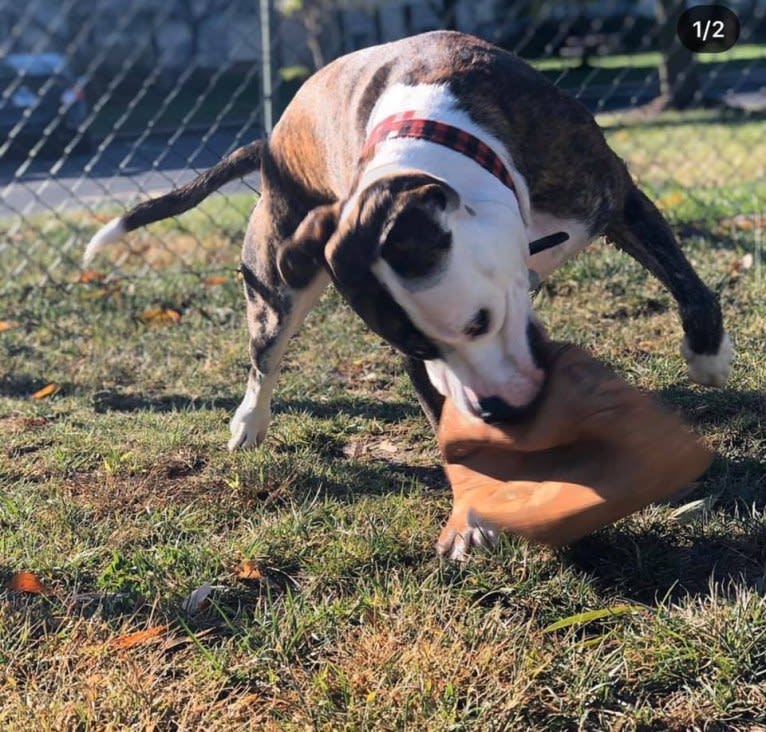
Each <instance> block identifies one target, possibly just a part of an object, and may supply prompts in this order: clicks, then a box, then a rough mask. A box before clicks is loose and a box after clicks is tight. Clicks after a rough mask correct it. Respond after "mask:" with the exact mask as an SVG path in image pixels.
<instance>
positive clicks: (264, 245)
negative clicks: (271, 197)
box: [229, 196, 330, 450]
mask: <svg viewBox="0 0 766 732" xmlns="http://www.w3.org/2000/svg"><path fill="white" fill-rule="evenodd" d="M267 207H268V201H267V198H266V197H265V196H264V197H263V198H261V200H260V201H259V202H258V205H257V206H256V208H255V211H254V212H253V216H252V217H251V219H250V224H249V226H248V229H247V233H246V234H245V245H244V248H243V252H242V275H243V278H244V285H245V299H246V301H247V325H248V330H249V332H250V360H251V368H250V375H249V378H248V382H247V391H246V392H245V396H244V398H243V399H242V403H241V404H240V405H239V407H238V408H237V411H236V412H235V414H234V416H233V417H232V420H231V424H230V427H231V439H230V440H229V450H236V449H238V448H244V447H250V446H253V445H259V444H260V443H261V442H263V440H264V438H265V437H266V432H267V430H268V428H269V423H270V422H271V395H272V393H273V391H274V387H275V385H276V382H277V377H278V376H279V368H280V363H281V361H282V356H283V355H284V353H285V350H286V348H287V343H288V341H289V340H290V337H291V336H292V335H293V334H294V333H295V332H296V331H297V330H298V328H299V327H300V325H301V323H302V322H303V320H304V318H305V317H306V315H307V314H308V312H309V310H311V308H312V307H313V306H314V305H315V304H316V302H317V300H318V299H319V297H320V296H321V294H322V292H323V291H324V290H325V288H326V287H327V284H328V283H329V281H330V278H329V276H328V275H327V274H326V273H325V271H324V270H321V269H319V270H317V274H316V276H315V277H314V278H313V279H312V280H311V282H309V284H308V285H307V287H305V288H302V289H293V288H291V287H288V286H287V285H286V284H285V283H284V281H283V280H282V278H281V277H280V274H279V271H278V269H277V264H276V253H277V251H278V249H279V246H280V245H281V241H280V236H279V234H278V233H277V229H276V227H275V226H274V222H273V221H272V218H271V216H270V215H269V212H268V211H267Z"/></svg>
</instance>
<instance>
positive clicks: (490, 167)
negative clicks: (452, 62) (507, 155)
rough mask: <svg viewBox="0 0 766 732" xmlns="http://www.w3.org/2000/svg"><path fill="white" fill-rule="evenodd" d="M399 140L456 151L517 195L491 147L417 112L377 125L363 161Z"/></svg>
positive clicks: (504, 168) (500, 161) (401, 115)
mask: <svg viewBox="0 0 766 732" xmlns="http://www.w3.org/2000/svg"><path fill="white" fill-rule="evenodd" d="M397 137H414V138H417V139H419V140H428V141H429V142H435V143H436V144H437V145H444V146H445V147H448V148H450V149H452V150H455V151H457V152H459V153H461V154H463V155H465V156H466V157H469V158H471V160H473V161H475V162H477V163H478V164H479V165H481V167H482V168H484V170H486V171H488V172H489V173H492V175H494V176H495V178H497V179H498V180H499V181H500V182H501V183H502V184H503V185H504V186H507V187H508V188H510V189H511V190H512V191H513V192H514V193H516V189H515V188H514V186H513V180H512V179H511V175H510V173H509V172H508V168H506V167H505V164H504V163H503V161H502V160H501V159H500V157H499V156H498V155H497V154H496V153H495V152H493V150H492V149H491V148H490V147H489V146H488V145H486V144H485V143H483V142H482V141H481V140H480V139H479V138H478V137H474V136H473V135H471V134H470V133H468V132H466V131H465V130H461V129H460V128H459V127H452V126H451V125H448V124H445V123H444V122H437V121H435V120H432V119H418V118H416V117H415V112H414V111H409V112H402V113H401V114H394V115H391V116H390V117H386V119H384V120H383V121H382V122H381V123H380V124H378V125H377V126H376V127H375V128H374V129H373V131H372V132H371V133H370V135H369V137H368V138H367V142H365V144H364V149H363V150H362V159H366V158H367V156H368V155H370V156H371V155H372V153H373V151H374V148H375V146H376V145H377V144H378V143H379V142H383V141H384V140H393V139H395V138H397Z"/></svg>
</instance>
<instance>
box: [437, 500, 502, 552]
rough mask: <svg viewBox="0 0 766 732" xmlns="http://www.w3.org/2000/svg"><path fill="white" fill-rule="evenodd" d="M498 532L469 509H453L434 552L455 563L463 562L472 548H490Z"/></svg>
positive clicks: (495, 541)
mask: <svg viewBox="0 0 766 732" xmlns="http://www.w3.org/2000/svg"><path fill="white" fill-rule="evenodd" d="M497 539H498V532H497V531H496V530H495V529H494V528H492V526H490V525H489V524H488V523H486V522H484V521H482V519H481V518H480V517H479V516H477V515H476V513H475V512H474V511H473V509H471V508H465V509H463V508H454V509H453V510H452V515H451V516H450V518H449V521H448V522H447V525H446V526H445V527H444V528H443V529H442V531H441V534H439V540H438V541H437V542H436V552H437V554H439V555H440V556H442V557H444V556H446V557H448V558H449V559H452V560H453V561H456V562H465V561H466V560H467V559H468V555H469V553H470V551H471V549H472V548H473V547H492V546H494V545H495V544H496V543H497Z"/></svg>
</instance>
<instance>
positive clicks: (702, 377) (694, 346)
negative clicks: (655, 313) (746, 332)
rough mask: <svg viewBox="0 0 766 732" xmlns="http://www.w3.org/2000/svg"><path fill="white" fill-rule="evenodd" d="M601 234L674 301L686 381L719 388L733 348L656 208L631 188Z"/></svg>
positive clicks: (710, 298) (714, 303)
mask: <svg viewBox="0 0 766 732" xmlns="http://www.w3.org/2000/svg"><path fill="white" fill-rule="evenodd" d="M605 234H606V237H607V239H608V240H609V241H611V242H612V243H614V244H615V245H617V247H619V248H620V249H622V250H624V251H625V252H627V253H628V254H630V256H632V257H633V258H634V259H636V260H638V262H640V263H641V264H642V265H644V267H646V268H647V269H648V270H649V271H650V272H651V273H652V274H653V275H655V277H657V278H658V279H659V280H660V281H661V282H662V283H663V284H664V285H665V286H666V287H667V288H668V290H670V293H671V294H672V295H673V297H674V298H675V299H676V302H677V303H678V307H679V312H680V315H681V322H682V324H683V329H684V334H685V335H684V340H683V343H682V345H681V353H682V355H683V357H684V359H685V360H686V363H687V364H688V367H689V377H690V378H691V379H692V380H693V381H696V382H697V383H698V384H704V385H706V386H723V385H724V384H725V383H726V381H727V379H728V378H729V372H730V371H731V361H732V357H733V348H732V345H731V340H730V339H729V336H728V334H727V333H726V331H725V330H724V328H723V320H722V317H721V307H720V305H719V304H718V300H717V298H716V296H715V295H714V294H713V293H712V292H711V291H710V290H709V289H708V288H707V287H706V286H705V284H704V283H703V282H702V280H701V279H700V278H699V277H698V276H697V273H696V272H695V271H694V269H693V267H692V266H691V264H690V263H689V261H688V260H687V259H686V257H685V256H684V254H683V252H682V251H681V249H680V247H679V246H678V242H677V241H676V239H675V237H674V236H673V232H672V231H671V229H670V226H669V225H668V223H667V221H665V219H664V217H663V216H662V214H661V213H660V212H659V211H658V210H657V208H656V206H655V205H654V204H653V203H652V202H651V201H650V200H649V199H648V198H647V197H646V196H645V195H644V194H643V193H642V192H641V191H640V190H639V189H638V188H637V187H636V186H634V185H632V184H631V185H630V187H629V188H628V192H627V195H626V197H625V202H624V206H623V208H622V210H621V211H619V212H618V213H617V215H616V216H615V217H614V218H613V219H612V221H611V222H610V224H609V225H608V226H607V228H606V231H605Z"/></svg>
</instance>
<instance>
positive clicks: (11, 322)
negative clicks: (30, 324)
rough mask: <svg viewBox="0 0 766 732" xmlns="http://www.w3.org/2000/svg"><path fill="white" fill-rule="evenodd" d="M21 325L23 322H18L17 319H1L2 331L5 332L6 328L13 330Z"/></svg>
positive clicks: (0, 327)
mask: <svg viewBox="0 0 766 732" xmlns="http://www.w3.org/2000/svg"><path fill="white" fill-rule="evenodd" d="M20 325H21V323H17V322H16V321H15V320H0V333H5V331H6V330H13V329H14V328H18V327H19V326H20Z"/></svg>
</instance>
